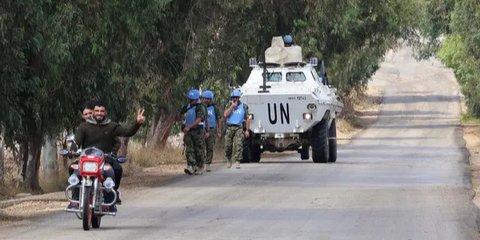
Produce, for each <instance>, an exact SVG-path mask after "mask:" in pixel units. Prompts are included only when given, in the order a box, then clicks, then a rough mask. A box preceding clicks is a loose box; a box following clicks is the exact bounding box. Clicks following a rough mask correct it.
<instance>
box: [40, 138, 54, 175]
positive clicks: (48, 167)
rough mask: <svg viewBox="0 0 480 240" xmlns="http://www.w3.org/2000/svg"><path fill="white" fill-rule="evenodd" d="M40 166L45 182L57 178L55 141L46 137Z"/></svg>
mask: <svg viewBox="0 0 480 240" xmlns="http://www.w3.org/2000/svg"><path fill="white" fill-rule="evenodd" d="M42 166H43V175H44V177H45V181H46V182H47V183H48V182H51V181H53V180H55V179H56V178H57V176H58V159H57V140H56V139H55V138H52V137H49V136H47V137H46V138H45V144H44V145H43V151H42Z"/></svg>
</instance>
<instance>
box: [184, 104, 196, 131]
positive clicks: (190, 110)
mask: <svg viewBox="0 0 480 240" xmlns="http://www.w3.org/2000/svg"><path fill="white" fill-rule="evenodd" d="M196 109H197V108H196V105H194V106H191V105H190V104H188V105H187V112H185V126H187V127H188V126H190V125H192V124H193V122H195V119H197V113H196Z"/></svg>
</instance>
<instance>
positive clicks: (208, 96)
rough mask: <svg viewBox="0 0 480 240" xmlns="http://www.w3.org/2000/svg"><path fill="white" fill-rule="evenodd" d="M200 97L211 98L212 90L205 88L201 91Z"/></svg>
mask: <svg viewBox="0 0 480 240" xmlns="http://www.w3.org/2000/svg"><path fill="white" fill-rule="evenodd" d="M202 97H203V98H210V99H213V92H212V91H210V90H206V91H205V92H203V93H202Z"/></svg>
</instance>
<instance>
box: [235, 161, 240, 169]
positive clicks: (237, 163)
mask: <svg viewBox="0 0 480 240" xmlns="http://www.w3.org/2000/svg"><path fill="white" fill-rule="evenodd" d="M235 168H236V169H240V161H236V162H235Z"/></svg>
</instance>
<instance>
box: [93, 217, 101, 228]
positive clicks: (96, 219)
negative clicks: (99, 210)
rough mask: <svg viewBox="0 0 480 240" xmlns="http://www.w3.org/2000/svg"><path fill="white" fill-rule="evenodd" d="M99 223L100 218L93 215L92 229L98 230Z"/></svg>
mask: <svg viewBox="0 0 480 240" xmlns="http://www.w3.org/2000/svg"><path fill="white" fill-rule="evenodd" d="M101 223H102V216H99V215H97V214H93V217H92V228H100V224H101Z"/></svg>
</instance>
